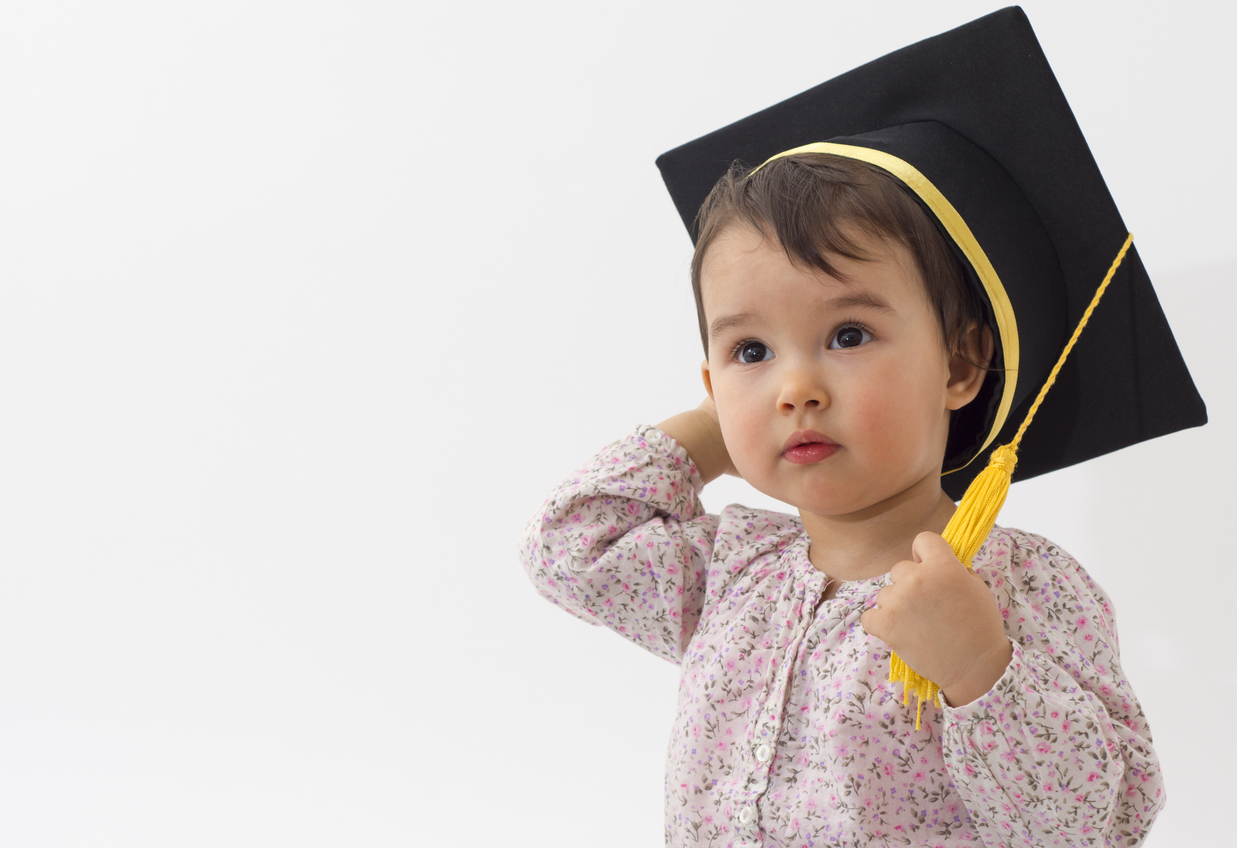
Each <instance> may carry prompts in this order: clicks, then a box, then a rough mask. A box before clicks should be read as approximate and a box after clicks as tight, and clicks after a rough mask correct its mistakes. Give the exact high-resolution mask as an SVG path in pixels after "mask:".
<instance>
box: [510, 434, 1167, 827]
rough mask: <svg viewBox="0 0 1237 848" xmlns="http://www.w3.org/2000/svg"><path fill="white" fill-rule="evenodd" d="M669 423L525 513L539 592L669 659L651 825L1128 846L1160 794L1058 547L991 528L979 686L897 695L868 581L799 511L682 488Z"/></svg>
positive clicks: (981, 563) (1111, 651) (1098, 611)
mask: <svg viewBox="0 0 1237 848" xmlns="http://www.w3.org/2000/svg"><path fill="white" fill-rule="evenodd" d="M702 488H703V482H702V480H701V478H700V475H699V473H698V471H697V470H696V468H695V466H694V465H693V463H692V462H691V460H690V458H689V457H688V455H687V453H686V451H684V450H683V448H682V447H681V446H679V444H678V443H677V442H675V441H674V440H673V439H671V438H670V437H668V436H666V435H665V434H664V433H662V432H661V431H660V430H657V429H656V428H654V427H648V426H640V427H637V428H636V429H635V431H634V432H633V433H631V434H630V435H628V436H627V437H626V438H624V439H622V440H620V441H618V442H615V443H614V444H612V445H609V446H608V447H606V448H605V449H604V450H602V451H601V453H599V454H598V455H597V456H596V457H594V459H593V460H592V461H591V462H590V463H589V464H588V465H587V466H585V467H583V468H581V469H580V470H578V471H577V472H576V473H575V474H573V475H572V476H571V477H570V478H568V479H567V480H566V481H565V482H564V483H563V484H562V485H560V486H559V487H558V488H557V489H556V490H555V491H554V492H553V493H552V494H551V495H550V497H549V498H547V499H546V501H545V503H544V504H543V506H542V509H541V511H540V512H539V513H538V514H537V515H536V516H534V517H533V519H532V520H531V521H530V522H529V523H528V525H527V527H526V529H525V532H524V535H523V538H522V539H521V557H522V559H523V562H524V566H525V568H526V569H527V571H528V574H529V576H530V577H531V579H532V581H533V583H534V585H535V586H536V587H537V590H538V591H539V592H540V593H541V594H542V595H543V596H545V597H546V598H547V599H548V600H550V601H551V602H552V603H555V604H557V605H559V606H561V607H563V609H565V610H567V611H568V612H569V613H571V614H572V615H575V616H576V617H578V618H582V619H584V620H585V621H588V622H590V623H592V624H596V625H604V626H606V627H609V628H611V629H612V630H614V631H616V632H618V633H619V634H621V635H622V636H624V637H625V638H627V639H630V640H631V641H633V642H635V643H636V644H638V645H640V646H641V647H643V648H645V649H646V650H648V651H650V652H652V653H654V654H656V655H657V656H659V657H663V658H664V659H667V660H669V661H671V662H674V663H677V664H678V665H679V666H680V667H681V678H680V686H679V703H678V711H677V716H676V718H675V721H674V725H673V727H672V729H671V738H670V745H669V749H668V755H667V760H666V822H665V826H666V844H667V845H670V846H676V848H677V846H717V848H739V846H745V845H751V846H755V845H760V846H766V848H782V846H786V848H789V846H795V848H800V846H817V845H830V846H835V845H836V846H869V845H881V846H885V845H916V846H960V845H967V846H976V845H992V846H996V845H1002V846H1005V845H1012V846H1050V845H1059V846H1080V845H1096V846H1109V845H1114V846H1115V845H1122V846H1127V845H1137V844H1139V843H1140V842H1142V840H1143V839H1144V837H1145V836H1146V833H1147V830H1148V829H1149V828H1150V826H1151V823H1152V821H1153V820H1154V818H1155V816H1156V814H1157V813H1158V812H1159V810H1160V809H1161V808H1162V807H1163V805H1164V786H1163V781H1162V779H1161V775H1160V767H1159V762H1158V761H1157V759H1156V755H1155V752H1154V750H1153V749H1152V747H1151V733H1150V730H1149V729H1148V727H1147V721H1146V719H1145V718H1144V716H1143V713H1142V710H1141V708H1140V707H1139V705H1138V701H1137V699H1135V697H1134V692H1133V690H1132V689H1131V688H1130V684H1129V682H1128V681H1127V680H1126V679H1125V676H1124V675H1123V674H1122V672H1121V663H1120V659H1119V656H1118V651H1117V635H1116V625H1115V622H1114V620H1113V611H1112V604H1111V602H1110V601H1109V599H1108V596H1107V595H1106V594H1105V593H1104V591H1103V590H1102V589H1101V588H1100V587H1099V586H1098V585H1096V584H1095V582H1094V581H1092V580H1091V578H1090V577H1089V576H1088V575H1087V573H1086V572H1085V571H1083V569H1082V567H1081V566H1079V565H1078V563H1076V562H1075V561H1074V560H1073V558H1072V557H1070V556H1069V554H1067V553H1065V552H1064V551H1062V550H1061V549H1060V548H1058V547H1057V546H1055V545H1053V544H1052V543H1051V542H1049V541H1047V540H1046V539H1043V538H1041V537H1039V536H1035V535H1033V534H1030V533H1024V532H1022V531H1020V530H1012V529H1006V528H1000V527H998V528H996V529H994V530H993V531H992V534H991V535H990V536H989V538H988V540H987V542H986V543H985V545H984V547H983V548H982V549H981V550H980V552H979V554H978V555H977V556H976V558H975V569H976V571H978V572H979V574H980V575H981V576H982V577H983V578H984V580H985V582H986V583H987V584H988V586H989V587H990V588H991V589H992V591H993V593H994V594H995V596H996V598H997V601H998V603H999V605H1000V609H1001V614H1002V616H1004V618H1005V623H1006V632H1007V633H1008V635H1009V637H1010V640H1011V642H1012V644H1013V652H1014V656H1013V660H1012V661H1011V662H1010V665H1009V667H1008V668H1007V669H1006V672H1005V674H1004V676H1002V677H1001V679H1000V680H999V681H997V683H996V685H995V686H994V687H993V688H992V690H991V691H990V692H988V693H987V694H986V695H984V696H982V697H981V698H979V699H978V700H976V701H975V702H973V703H971V704H967V705H964V706H961V707H958V708H952V707H949V706H945V705H943V704H941V705H938V706H935V707H934V706H931V705H928V706H925V708H924V716H923V726H922V728H921V729H920V730H915V713H914V707H913V706H911V707H907V706H903V704H902V700H901V697H902V696H901V691H900V690H899V688H898V687H896V686H894V685H893V684H890V683H889V682H888V680H887V675H888V670H889V650H888V648H887V647H886V646H885V645H884V644H883V643H881V642H880V640H878V639H875V638H874V637H870V636H868V635H867V634H866V633H865V632H864V630H863V628H862V627H861V626H860V624H859V617H860V615H861V614H862V613H863V611H864V610H865V609H867V608H868V607H869V606H870V605H871V604H872V603H874V598H875V595H876V593H877V592H878V591H879V590H880V588H881V587H882V586H884V585H886V582H887V579H888V578H887V576H886V577H881V578H876V579H872V580H861V581H854V582H850V583H842V584H841V588H840V589H839V590H838V592H837V596H836V597H834V598H831V599H829V600H824V593H825V587H826V582H827V581H826V578H825V576H824V575H823V574H822V573H820V572H819V571H817V570H816V569H815V568H814V567H813V566H812V564H811V563H810V562H809V561H808V558H807V550H808V543H809V539H808V537H807V535H806V534H805V533H804V531H803V527H802V525H801V523H800V522H799V519H798V518H797V517H795V516H790V515H784V514H781V513H777V512H770V511H766V510H760V509H749V508H746V507H742V506H738V505H732V506H729V507H727V508H726V509H724V510H723V511H722V513H721V514H720V515H709V514H706V513H705V512H704V510H703V508H702V507H701V505H700V500H699V493H700V491H701V489H702Z"/></svg>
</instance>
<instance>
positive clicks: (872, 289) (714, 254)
mask: <svg viewBox="0 0 1237 848" xmlns="http://www.w3.org/2000/svg"><path fill="white" fill-rule="evenodd" d="M852 238H853V241H854V242H855V243H856V245H857V246H858V247H859V248H860V250H861V252H862V253H863V254H864V255H865V256H866V257H867V258H866V259H863V260H859V259H851V258H849V257H846V256H841V255H836V254H831V255H829V256H828V264H829V265H830V266H832V267H833V268H834V269H835V271H836V272H837V274H836V275H831V274H828V273H826V272H825V271H823V270H821V269H818V268H813V267H808V266H806V265H804V264H803V263H801V262H799V261H794V262H792V261H791V259H790V257H789V256H787V253H786V251H785V250H784V249H783V248H782V246H781V244H779V243H778V242H777V240H776V239H774V238H772V237H770V236H766V235H764V234H763V233H761V232H759V231H757V230H755V229H753V228H751V227H747V226H732V227H727V228H726V229H725V230H723V231H722V232H720V233H718V235H717V237H716V238H715V239H714V240H713V242H712V244H710V245H709V246H708V248H707V250H706V251H705V255H704V257H703V261H702V262H701V266H700V294H701V300H702V302H703V305H704V307H705V310H706V312H708V313H709V314H710V316H712V315H713V314H715V313H716V310H717V309H718V308H722V309H724V308H726V307H728V306H730V305H732V304H736V303H737V302H744V303H747V304H751V303H756V304H758V303H759V302H760V301H762V300H763V299H766V298H768V297H771V296H777V295H779V294H780V295H784V296H790V297H794V296H795V295H798V296H800V297H805V298H810V299H811V300H813V301H817V302H823V301H828V300H835V299H838V298H843V299H848V300H854V299H856V298H857V299H860V300H862V299H865V298H867V299H876V300H880V301H884V302H886V303H891V302H892V301H906V302H909V301H918V302H920V303H922V304H924V305H926V304H927V303H928V296H927V289H926V287H925V286H924V283H923V280H922V277H921V275H920V273H919V269H918V266H917V264H916V262H915V260H914V258H913V257H912V255H911V253H910V251H909V250H908V249H907V248H906V247H905V246H903V245H902V244H900V243H898V242H897V241H894V240H892V239H880V238H877V237H875V236H869V235H866V234H863V233H855V234H853V236H852Z"/></svg>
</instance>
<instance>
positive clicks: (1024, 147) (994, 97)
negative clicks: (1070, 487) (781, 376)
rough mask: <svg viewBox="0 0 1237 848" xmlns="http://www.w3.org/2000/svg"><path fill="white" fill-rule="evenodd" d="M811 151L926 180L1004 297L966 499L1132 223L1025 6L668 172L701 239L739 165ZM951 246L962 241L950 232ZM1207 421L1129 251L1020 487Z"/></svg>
mask: <svg viewBox="0 0 1237 848" xmlns="http://www.w3.org/2000/svg"><path fill="white" fill-rule="evenodd" d="M814 142H834V143H838V144H845V145H852V146H856V147H866V148H870V149H872V150H880V151H884V152H886V153H890V154H892V155H894V156H896V157H898V158H899V159H902V160H904V161H905V162H907V163H909V164H910V165H911V166H913V167H914V168H915V169H917V170H918V171H919V172H921V173H922V174H923V175H924V176H925V177H927V178H928V180H930V181H931V182H932V183H933V185H935V187H936V188H937V189H939V190H940V192H941V193H942V194H943V195H944V196H945V198H946V199H947V200H948V201H949V202H950V203H951V204H952V205H953V207H954V208H956V209H957V211H958V212H959V213H960V215H961V217H962V219H963V220H964V221H965V222H966V224H967V226H968V227H969V228H970V230H971V231H972V233H973V234H974V236H975V239H976V241H977V242H978V243H979V245H980V247H981V248H982V250H983V252H984V253H985V254H986V255H987V258H988V259H989V260H990V261H991V264H992V266H993V268H994V269H995V271H996V273H997V275H998V276H999V278H1000V280H1001V283H1002V284H1003V286H1004V289H1005V292H1006V294H1007V295H1008V299H1009V302H1010V304H1011V305H1012V308H1013V313H1014V316H1015V319H1016V322H1017V336H1018V353H1019V368H1018V373H1017V377H1016V382H1015V391H1014V394H1013V402H1012V408H1011V409H1010V412H1009V414H1008V417H1007V419H1006V420H1005V422H1004V424H1003V426H1002V428H1001V430H1000V432H999V433H997V434H996V436H995V439H994V440H993V441H992V443H991V444H990V445H988V447H987V450H985V451H983V457H981V458H980V459H978V460H976V461H970V460H971V459H973V458H974V456H975V454H976V452H977V451H978V449H979V447H980V445H982V443H983V441H984V440H985V439H986V437H987V435H988V433H989V431H990V430H991V427H992V424H993V422H994V420H995V418H994V415H995V411H996V407H997V401H998V400H999V395H1000V392H1001V382H1000V378H999V377H994V378H991V379H990V380H989V381H988V382H987V383H986V384H985V392H986V395H982V396H981V397H980V398H979V399H977V401H976V402H975V403H973V404H972V405H971V407H970V409H969V411H968V412H967V413H966V415H963V416H961V417H959V418H957V419H956V420H955V421H954V425H953V429H952V431H951V435H950V448H949V451H948V453H947V462H946V468H945V470H946V471H950V469H951V468H952V469H956V470H953V471H952V472H951V473H947V474H946V475H945V476H944V477H943V478H942V485H943V486H944V488H945V490H946V492H948V493H949V494H950V495H951V496H952V497H953V498H955V499H957V498H959V497H961V495H962V492H963V491H965V489H966V487H967V485H969V483H970V481H971V479H973V477H974V476H975V475H976V474H977V473H979V471H980V470H982V468H983V465H984V462H983V459H984V458H986V454H987V451H990V450H991V449H992V448H993V447H995V446H996V445H998V444H1005V443H1007V442H1009V441H1010V439H1011V438H1012V437H1013V434H1014V432H1015V431H1016V430H1017V428H1018V425H1019V424H1021V422H1022V420H1023V418H1024V417H1025V415H1026V412H1027V410H1028V409H1029V408H1030V406H1031V403H1032V402H1033V401H1034V399H1035V396H1036V394H1038V392H1039V390H1040V388H1041V386H1042V385H1043V384H1044V381H1045V380H1046V379H1047V378H1048V375H1049V372H1050V371H1051V369H1052V366H1053V365H1054V364H1055V362H1056V360H1057V357H1058V356H1059V354H1060V352H1061V350H1062V348H1063V346H1064V344H1065V342H1066V340H1067V339H1068V337H1069V335H1070V333H1072V332H1073V329H1074V327H1075V325H1076V324H1077V323H1078V321H1079V319H1080V318H1081V317H1082V314H1083V312H1084V311H1085V309H1086V307H1087V305H1088V304H1089V303H1090V301H1091V298H1092V296H1093V295H1094V294H1095V291H1096V289H1097V288H1098V287H1099V285H1100V283H1101V282H1102V281H1103V279H1104V276H1105V274H1106V273H1107V272H1108V269H1109V267H1110V265H1111V264H1112V261H1113V259H1114V258H1115V257H1116V255H1117V252H1118V251H1119V250H1120V248H1121V246H1122V244H1123V242H1124V241H1125V238H1126V235H1127V230H1126V226H1125V224H1124V223H1123V221H1122V220H1121V215H1120V213H1119V212H1118V211H1117V208H1116V204H1115V203H1114V201H1113V199H1112V196H1111V194H1110V193H1109V191H1108V188H1107V186H1105V184H1104V180H1103V177H1101V176H1100V172H1099V168H1098V166H1097V165H1096V163H1095V160H1094V158H1093V157H1092V155H1091V151H1090V149H1089V148H1088V147H1087V143H1086V140H1085V139H1084V138H1083V136H1082V131H1081V130H1080V129H1079V127H1078V124H1077V122H1076V121H1075V120H1074V116H1073V113H1072V112H1071V111H1070V108H1069V104H1068V103H1066V100H1065V95H1064V94H1063V93H1062V91H1061V88H1060V86H1059V85H1058V84H1057V81H1056V78H1055V76H1054V75H1053V73H1052V69H1051V68H1050V67H1049V66H1048V61H1047V59H1046V58H1045V57H1044V54H1043V51H1042V50H1041V49H1040V46H1039V43H1038V41H1037V40H1036V38H1035V34H1034V32H1033V31H1032V30H1031V25H1030V22H1029V21H1028V20H1027V18H1026V15H1025V14H1024V13H1023V12H1022V10H1021V9H1020V8H1018V7H1011V8H1008V9H1003V10H1001V11H999V12H996V13H994V14H991V15H988V16H986V17H983V18H980V19H979V20H977V21H973V22H971V23H969V24H966V25H964V26H961V27H959V28H957V29H955V30H952V31H950V32H947V33H944V34H942V35H939V36H936V37H934V38H929V39H926V40H924V41H921V42H919V43H917V44H913V45H911V46H910V47H906V48H903V49H902V50H898V51H896V52H894V53H891V54H889V55H887V56H884V57H882V58H880V59H877V60H876V61H874V62H870V63H868V64H866V65H864V66H862V67H860V68H856V69H855V70H853V71H850V72H848V73H846V74H843V75H842V76H839V77H836V78H834V79H832V80H829V81H828V82H825V83H822V84H821V85H818V86H816V87H815V88H812V89H810V90H808V91H806V92H803V93H802V94H799V95H796V96H795V97H792V98H790V99H789V100H785V101H783V102H781V103H779V104H777V105H775V106H772V107H770V108H768V109H765V110H763V111H761V112H758V113H756V114H755V115H752V116H750V117H747V118H744V119H743V120H741V121H738V122H736V123H734V124H731V125H730V126H727V127H724V128H723V129H720V130H717V131H716V132H713V133H710V134H709V135H706V136H704V137H702V138H699V139H697V140H695V141H692V142H689V143H687V144H684V145H682V146H681V147H677V148H675V149H674V150H671V151H669V152H667V153H665V154H663V155H662V156H660V157H658V159H657V165H658V167H659V168H660V169H661V173H662V178H663V179H664V180H665V183H666V186H667V188H668V189H669V190H670V194H671V196H672V198H673V200H674V203H675V205H676V207H677V208H678V211H679V215H680V217H681V218H682V219H683V222H684V224H685V225H686V226H687V228H688V231H689V233H691V234H692V238H693V240H694V238H695V233H694V231H693V224H694V221H695V218H696V214H697V212H698V210H699V209H700V206H701V204H702V203H703V202H704V199H705V197H706V196H707V195H708V194H709V192H710V190H711V189H712V188H713V186H714V184H715V183H716V182H717V180H718V179H719V178H720V177H721V176H722V175H723V174H725V173H726V171H727V169H728V168H729V167H730V165H731V163H732V162H734V161H736V160H738V161H740V162H743V163H745V164H748V165H751V166H755V165H759V164H760V163H762V162H764V161H765V160H767V159H768V158H769V157H771V156H774V155H776V154H778V153H781V152H784V151H786V150H790V149H792V148H795V147H799V146H802V145H806V144H811V143H814ZM925 208H926V207H925ZM929 212H930V214H931V210H929ZM933 217H934V219H935V216H933ZM937 224H938V227H940V228H941V229H942V231H943V232H945V227H944V225H943V224H942V223H941V222H940V221H939V220H938V221H937ZM946 240H947V241H950V243H951V244H952V243H953V242H952V240H951V239H950V238H949V235H948V233H946ZM955 249H956V250H957V246H956V245H955ZM959 255H960V256H961V253H960V252H959ZM963 264H964V265H967V264H968V263H967V262H966V260H965V258H964V262H963ZM981 294H983V295H984V298H985V300H986V301H987V300H988V299H989V298H988V295H987V294H986V293H984V292H983V290H982V288H981ZM990 307H991V304H990ZM999 344H1000V343H999V342H998V345H999ZM997 364H1001V363H1000V362H998V363H997ZM1206 420H1207V413H1206V408H1205V406H1204V404H1203V401H1202V398H1201V397H1200V396H1199V394H1198V391H1197V389H1196V388H1195V386H1194V382H1193V380H1192V379H1191V378H1190V374H1189V372H1188V370H1187V369H1186V366H1185V363H1184V361H1183V360H1182V357H1181V353H1180V351H1179V350H1178V348H1177V344H1176V342H1175V341H1174V339H1173V335H1172V331H1171V330H1170V329H1169V327H1168V322H1167V320H1166V319H1165V317H1164V313H1163V311H1162V310H1161V308H1160V305H1159V301H1158V300H1157V299H1156V295H1155V291H1154V290H1153V289H1152V287H1151V281H1150V279H1149V278H1148V276H1147V272H1146V269H1145V268H1144V267H1143V264H1142V261H1141V259H1139V257H1138V254H1137V250H1136V247H1135V248H1131V250H1130V252H1129V253H1128V254H1127V256H1126V257H1125V259H1124V261H1123V262H1122V264H1121V266H1120V267H1119V268H1118V269H1117V272H1116V275H1115V276H1114V277H1113V280H1112V282H1111V284H1110V285H1109V288H1108V290H1107V292H1106V293H1105V295H1104V298H1103V300H1102V301H1101V302H1100V304H1099V306H1098V307H1097V308H1096V310H1095V313H1094V314H1093V315H1092V317H1091V320H1090V322H1089V323H1088V324H1087V327H1086V329H1085V330H1084V331H1083V333H1082V336H1081V338H1080V339H1079V341H1078V343H1077V344H1076V345H1075V347H1074V349H1073V351H1072V352H1071V353H1070V356H1069V359H1067V360H1066V363H1065V366H1064V367H1063V368H1062V370H1061V372H1060V374H1059V376H1058V377H1057V380H1056V383H1055V384H1054V385H1053V387H1052V389H1051V390H1050V391H1049V392H1048V395H1047V397H1046V398H1045V400H1044V402H1043V405H1042V406H1041V407H1040V409H1039V411H1038V412H1037V414H1036V416H1035V419H1034V421H1033V422H1032V424H1031V426H1030V427H1029V428H1028V430H1027V432H1026V435H1025V436H1024V438H1023V440H1022V443H1021V447H1020V449H1019V452H1018V457H1019V461H1018V467H1017V470H1016V471H1015V473H1014V480H1015V481H1017V480H1021V479H1026V478H1029V477H1034V476H1036V475H1039V474H1043V473H1046V472H1048V471H1053V470H1056V469H1058V468H1064V467H1067V466H1069V465H1073V464H1075V463H1078V462H1082V461H1085V460H1087V459H1091V458H1093V457H1096V456H1100V455H1103V454H1105V453H1109V452H1111V451H1115V450H1118V449H1120V448H1123V447H1126V446H1128V445H1132V444H1136V443H1138V442H1141V441H1145V440H1147V439H1151V438H1154V437H1156V436H1161V435H1164V434H1167V433H1172V432H1175V431H1177V430H1182V429H1185V428H1187V427H1195V426H1198V425H1201V424H1204V423H1206ZM968 462H969V464H967V463H968ZM960 466H965V467H960Z"/></svg>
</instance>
